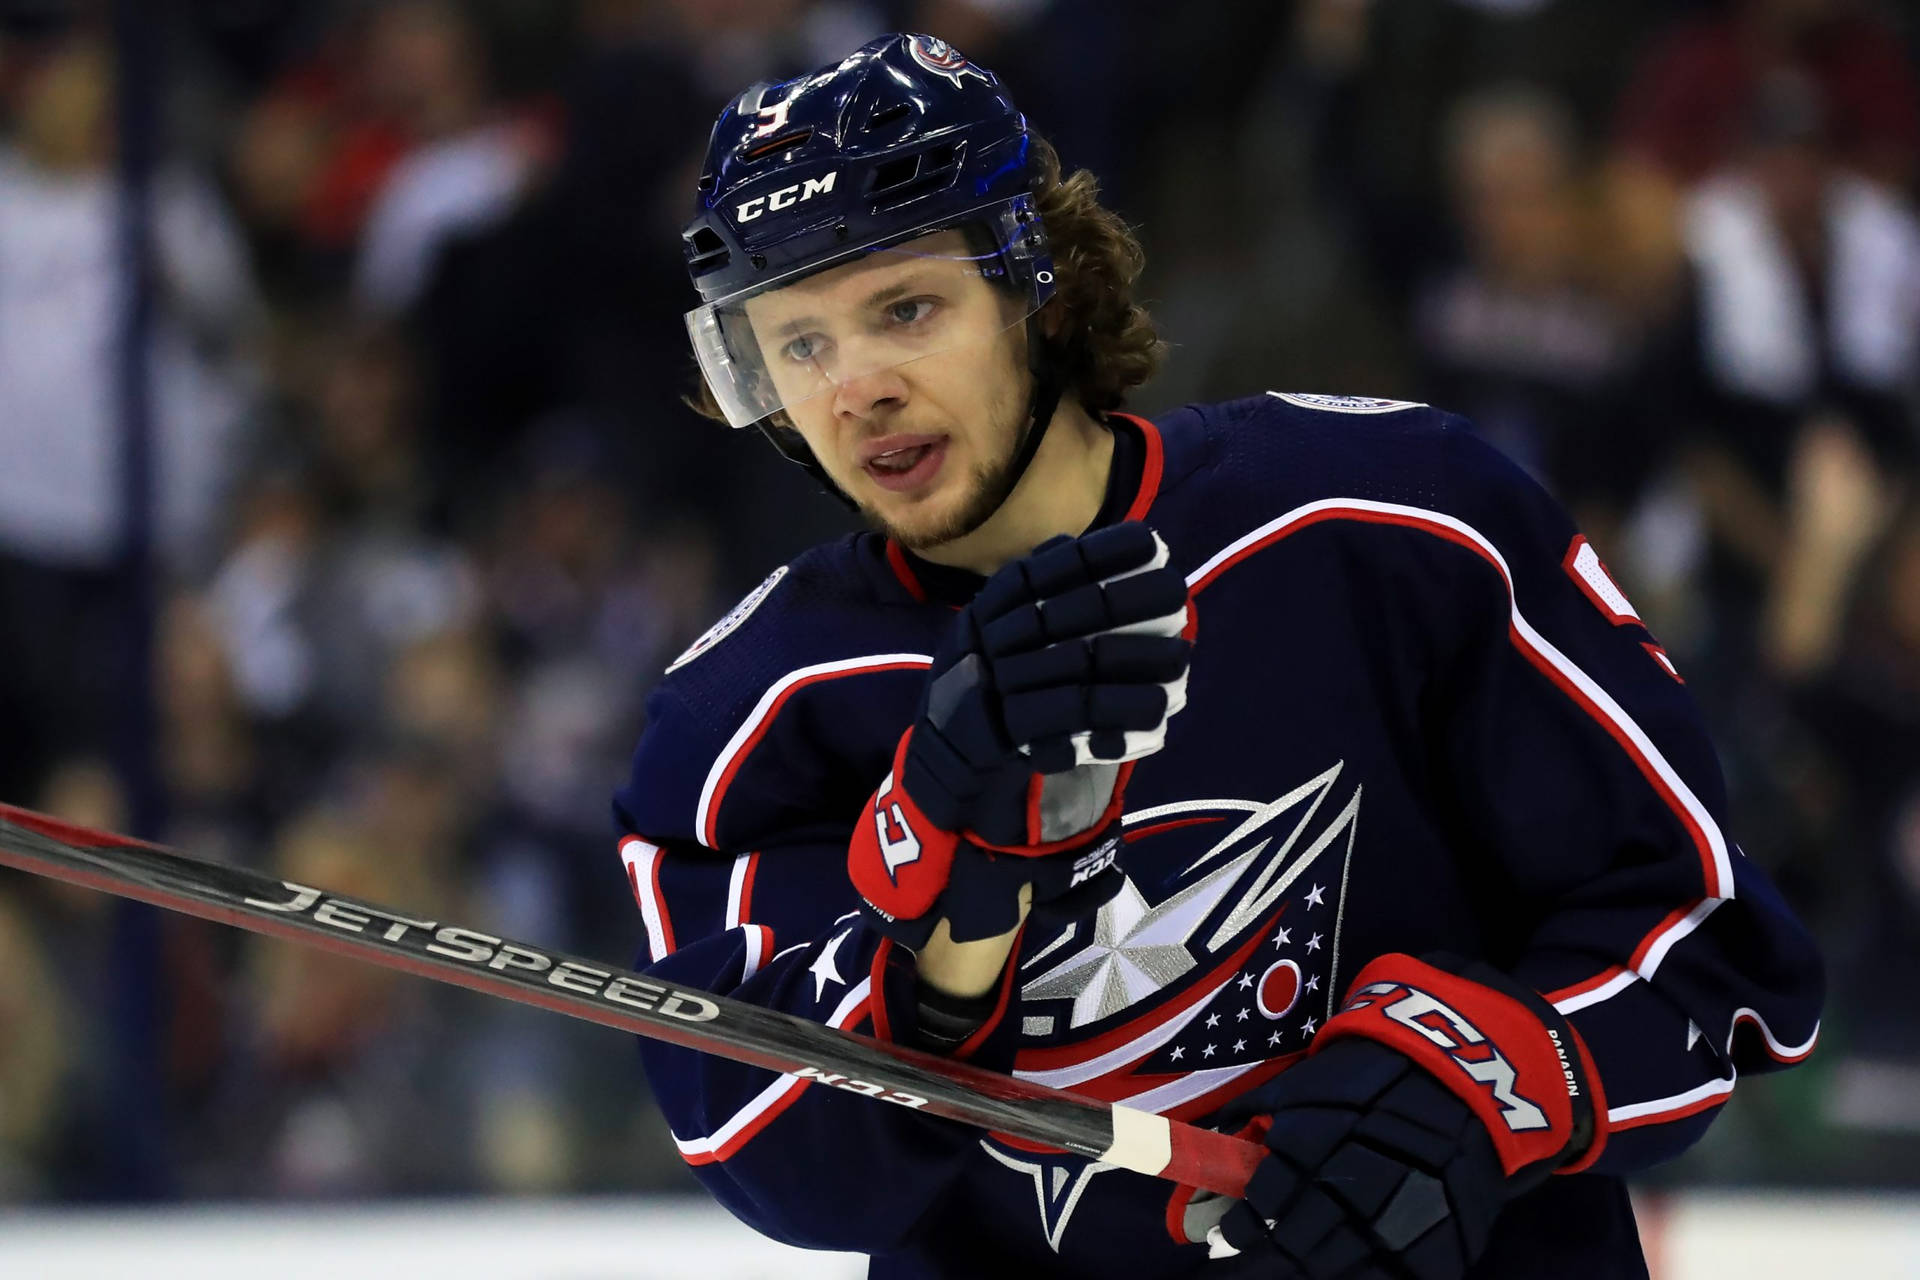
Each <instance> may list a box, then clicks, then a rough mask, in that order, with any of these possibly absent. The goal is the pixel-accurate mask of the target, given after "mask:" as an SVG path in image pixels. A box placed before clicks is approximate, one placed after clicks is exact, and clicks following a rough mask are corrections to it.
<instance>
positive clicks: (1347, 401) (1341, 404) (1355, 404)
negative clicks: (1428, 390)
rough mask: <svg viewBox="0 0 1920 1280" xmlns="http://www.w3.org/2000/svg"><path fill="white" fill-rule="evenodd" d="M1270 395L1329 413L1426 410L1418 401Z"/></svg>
mask: <svg viewBox="0 0 1920 1280" xmlns="http://www.w3.org/2000/svg"><path fill="white" fill-rule="evenodd" d="M1267 394H1268V395H1270V396H1272V397H1273V398H1274V399H1276V400H1285V401H1286V402H1287V403H1288V404H1297V405H1299V406H1300V407H1301V408H1302V409H1324V410H1326V411H1327V412H1328V413H1398V412H1400V410H1402V409H1424V408H1426V407H1427V406H1426V405H1424V404H1421V403H1420V402H1419V401H1418V400H1381V399H1379V398H1377V397H1375V396H1317V395H1308V394H1307V393H1305V392H1300V391H1269V392H1267Z"/></svg>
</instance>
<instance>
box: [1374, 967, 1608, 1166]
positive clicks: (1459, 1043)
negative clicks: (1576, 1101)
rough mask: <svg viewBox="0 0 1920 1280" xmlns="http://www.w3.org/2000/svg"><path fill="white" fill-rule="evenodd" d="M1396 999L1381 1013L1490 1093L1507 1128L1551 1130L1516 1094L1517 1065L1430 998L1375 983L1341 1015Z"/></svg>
mask: <svg viewBox="0 0 1920 1280" xmlns="http://www.w3.org/2000/svg"><path fill="white" fill-rule="evenodd" d="M1396 995H1397V996H1398V997H1399V998H1398V999H1396V1000H1394V1001H1393V1003H1391V1004H1385V1005H1384V1007H1383V1008H1381V1010H1380V1012H1381V1013H1383V1014H1385V1015H1386V1016H1387V1017H1389V1018H1392V1019H1393V1020H1394V1021H1395V1022H1397V1023H1399V1024H1400V1025H1401V1026H1403V1027H1409V1028H1411V1029H1412V1030H1414V1031H1415V1032H1418V1033H1419V1034H1420V1035H1422V1036H1425V1037H1426V1038H1427V1039H1428V1040H1430V1041H1432V1042H1433V1043H1434V1044H1436V1045H1438V1046H1440V1048H1442V1049H1444V1050H1445V1051H1446V1053H1447V1056H1448V1057H1449V1058H1451V1059H1452V1060H1453V1061H1454V1062H1455V1063H1457V1064H1458V1065H1459V1067H1460V1069H1461V1070H1462V1071H1464V1072H1466V1073H1467V1074H1468V1075H1469V1076H1471V1077H1472V1078H1473V1079H1475V1080H1477V1081H1479V1082H1480V1083H1481V1084H1483V1085H1485V1086H1486V1087H1487V1088H1488V1089H1489V1090H1491V1091H1492V1093H1493V1100H1494V1101H1495V1102H1497V1103H1498V1104H1499V1105H1500V1118H1501V1119H1502V1120H1505V1121H1506V1122H1507V1128H1509V1129H1512V1130H1513V1131H1514V1132H1515V1133H1520V1132H1523V1131H1525V1130H1528V1129H1544V1128H1546V1127H1547V1113H1546V1112H1544V1111H1542V1110H1541V1109H1540V1108H1539V1107H1538V1106H1536V1105H1535V1104H1534V1103H1532V1102H1529V1101H1528V1100H1527V1099H1525V1098H1523V1097H1521V1096H1520V1094H1519V1093H1518V1092H1516V1090H1515V1088H1514V1086H1515V1084H1516V1083H1517V1082H1518V1080H1519V1078H1520V1073H1519V1072H1517V1071H1515V1070H1514V1069H1513V1064H1512V1063H1511V1062H1508V1061H1507V1060H1506V1058H1505V1057H1503V1056H1501V1053H1500V1050H1498V1049H1496V1048H1495V1047H1494V1046H1493V1044H1492V1042H1491V1041H1489V1040H1488V1039H1487V1037H1486V1036H1485V1035H1483V1034H1481V1031H1480V1029H1479V1028H1478V1027H1476V1026H1474V1025H1473V1024H1472V1023H1471V1022H1468V1021H1467V1020H1466V1018H1465V1017H1463V1016H1462V1015H1461V1014H1460V1012H1459V1011H1458V1010H1457V1009H1454V1008H1453V1007H1452V1006H1450V1005H1448V1004H1447V1003H1446V1002H1445V1001H1443V1000H1441V999H1440V998H1439V997H1438V996H1436V995H1434V994H1432V993H1431V992H1427V991H1422V990H1420V989H1419V988H1417V987H1410V986H1408V985H1407V984H1406V983H1404V982H1370V983H1368V984H1367V985H1366V986H1364V987H1362V988H1360V990H1358V991H1356V992H1355V993H1354V994H1353V997H1352V998H1351V999H1350V1000H1348V1001H1347V1003H1346V1005H1345V1007H1344V1008H1343V1010H1342V1012H1345V1013H1352V1012H1354V1011H1356V1010H1359V1009H1367V1008H1371V1007H1373V1006H1374V1005H1377V1004H1382V1003H1383V1002H1384V1001H1386V1000H1387V999H1389V998H1390V997H1393V996H1396ZM1549 1034H1552V1033H1549ZM1553 1043H1554V1048H1555V1049H1556V1050H1557V1051H1558V1052H1559V1054H1560V1061H1561V1065H1562V1069H1563V1070H1564V1071H1565V1073H1566V1081H1567V1087H1568V1090H1569V1091H1570V1092H1571V1093H1574V1094H1577V1093H1578V1092H1579V1090H1578V1088H1577V1087H1576V1086H1575V1084H1574V1077H1573V1069H1572V1067H1570V1066H1568V1065H1567V1062H1566V1058H1567V1054H1566V1049H1565V1048H1564V1047H1563V1046H1562V1045H1561V1044H1560V1037H1559V1036H1558V1035H1557V1034H1555V1035H1553Z"/></svg>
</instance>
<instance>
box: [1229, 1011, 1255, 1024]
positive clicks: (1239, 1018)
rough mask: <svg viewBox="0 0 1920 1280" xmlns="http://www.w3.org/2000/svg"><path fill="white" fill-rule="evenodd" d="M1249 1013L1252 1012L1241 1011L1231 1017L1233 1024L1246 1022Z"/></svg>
mask: <svg viewBox="0 0 1920 1280" xmlns="http://www.w3.org/2000/svg"><path fill="white" fill-rule="evenodd" d="M1250 1012H1252V1010H1249V1009H1242V1010H1241V1011H1240V1012H1238V1013H1236V1014H1234V1015H1233V1020H1234V1021H1235V1022H1245V1021H1246V1020H1247V1014H1249V1013H1250Z"/></svg>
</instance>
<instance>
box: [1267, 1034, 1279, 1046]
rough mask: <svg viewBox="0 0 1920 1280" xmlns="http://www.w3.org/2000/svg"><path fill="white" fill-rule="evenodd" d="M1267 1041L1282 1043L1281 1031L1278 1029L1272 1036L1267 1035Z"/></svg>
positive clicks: (1269, 1042)
mask: <svg viewBox="0 0 1920 1280" xmlns="http://www.w3.org/2000/svg"><path fill="white" fill-rule="evenodd" d="M1267 1043H1268V1044H1279V1043H1280V1033H1279V1032H1278V1031H1276V1032H1274V1033H1273V1034H1272V1035H1270V1036H1268V1037H1267Z"/></svg>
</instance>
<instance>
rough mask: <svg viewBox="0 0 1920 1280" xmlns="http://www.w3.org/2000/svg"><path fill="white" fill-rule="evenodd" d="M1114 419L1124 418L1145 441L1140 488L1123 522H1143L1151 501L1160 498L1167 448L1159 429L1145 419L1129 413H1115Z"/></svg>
mask: <svg viewBox="0 0 1920 1280" xmlns="http://www.w3.org/2000/svg"><path fill="white" fill-rule="evenodd" d="M1112 416H1113V417H1116V418H1125V419H1126V420H1127V421H1128V422H1131V423H1132V424H1133V425H1134V426H1136V427H1138V428H1139V429H1140V436H1141V438H1142V439H1143V440H1145V441H1146V445H1147V456H1146V458H1145V459H1144V460H1142V462H1141V464H1140V488H1139V490H1138V491H1137V492H1135V493H1134V495H1133V501H1132V502H1131V503H1130V504H1128V506H1127V514H1126V515H1124V516H1122V517H1121V519H1123V520H1144V519H1146V518H1147V510H1148V508H1150V507H1152V506H1153V500H1154V499H1155V498H1157V497H1159V496H1160V477H1161V476H1162V475H1164V474H1165V473H1166V469H1167V447H1166V444H1165V443H1164V442H1162V440H1161V439H1160V428H1158V427H1156V426H1154V425H1153V424H1152V423H1151V422H1148V421H1147V420H1146V419H1145V418H1141V417H1137V416H1135V415H1134V414H1131V413H1116V414H1113V415H1112Z"/></svg>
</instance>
